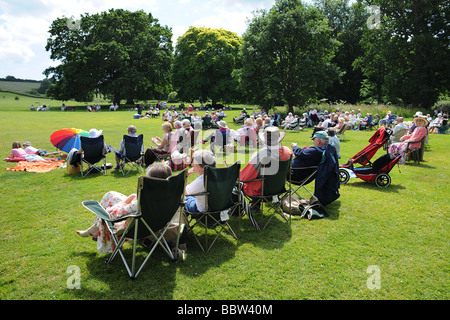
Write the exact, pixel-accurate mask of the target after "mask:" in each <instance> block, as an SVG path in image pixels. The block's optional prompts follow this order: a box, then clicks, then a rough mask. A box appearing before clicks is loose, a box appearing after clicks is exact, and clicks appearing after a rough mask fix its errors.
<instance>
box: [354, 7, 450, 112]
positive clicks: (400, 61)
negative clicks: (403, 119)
mask: <svg viewBox="0 0 450 320" xmlns="http://www.w3.org/2000/svg"><path fill="white" fill-rule="evenodd" d="M367 2H368V3H369V1H367ZM370 4H371V5H376V6H378V7H379V8H380V11H381V15H380V23H379V25H377V27H376V28H366V30H365V33H364V35H363V38H362V40H361V43H362V46H363V51H364V54H363V55H362V56H361V58H360V59H358V60H357V61H356V62H355V65H356V66H358V67H360V68H361V70H362V71H363V73H364V76H365V78H366V80H365V81H364V83H363V86H362V91H363V93H364V95H366V96H368V97H372V98H374V99H377V100H378V101H380V102H388V101H390V102H393V103H403V104H406V105H412V106H416V107H422V108H430V107H431V106H432V105H433V104H434V102H436V100H437V99H438V95H439V93H444V92H445V91H446V90H448V88H449V85H450V81H449V80H450V75H449V74H450V54H449V53H450V51H449V48H450V35H449V32H450V30H449V28H448V26H449V20H448V19H449V14H450V5H449V4H450V3H449V1H439V0H397V1H386V0H377V1H370Z"/></svg>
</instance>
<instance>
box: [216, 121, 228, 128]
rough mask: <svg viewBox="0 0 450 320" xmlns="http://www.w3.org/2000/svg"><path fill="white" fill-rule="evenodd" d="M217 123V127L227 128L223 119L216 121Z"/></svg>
mask: <svg viewBox="0 0 450 320" xmlns="http://www.w3.org/2000/svg"><path fill="white" fill-rule="evenodd" d="M217 124H218V125H219V127H221V128H224V129H227V128H228V127H227V123H226V122H225V121H223V120H221V121H219V122H217Z"/></svg>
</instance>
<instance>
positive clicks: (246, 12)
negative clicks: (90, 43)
mask: <svg viewBox="0 0 450 320" xmlns="http://www.w3.org/2000/svg"><path fill="white" fill-rule="evenodd" d="M274 3H275V0H209V1H208V0H207V1H201V0H127V1H123V0H63V1H61V0H0V43H1V44H2V45H1V46H0V78H4V77H5V76H7V75H12V76H15V77H17V78H24V79H36V80H39V79H42V78H44V76H43V75H42V72H43V70H44V69H46V68H48V67H49V66H51V65H55V62H53V61H51V60H50V59H49V56H50V54H49V52H47V51H45V45H46V42H47V38H48V36H49V33H48V30H49V29H50V25H51V23H52V21H53V20H55V19H56V18H59V17H63V16H65V17H72V16H73V17H74V18H75V19H77V18H79V17H80V15H82V14H85V13H88V14H94V13H98V12H102V11H108V10H109V9H111V8H122V9H126V10H130V11H136V10H143V11H145V12H148V13H152V15H153V17H155V18H157V19H158V20H159V22H160V24H161V25H166V26H168V27H170V28H172V32H173V41H174V43H176V40H177V38H178V37H179V36H181V35H183V34H184V33H185V32H186V30H187V29H188V28H189V27H190V26H197V27H209V28H224V29H226V30H230V31H233V32H236V33H237V34H238V35H242V33H243V32H244V31H245V30H246V19H247V18H251V17H252V11H254V10H256V9H262V8H265V9H268V8H270V7H271V6H273V4H274Z"/></svg>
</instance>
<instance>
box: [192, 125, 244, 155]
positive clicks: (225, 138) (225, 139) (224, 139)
mask: <svg viewBox="0 0 450 320" xmlns="http://www.w3.org/2000/svg"><path fill="white" fill-rule="evenodd" d="M217 124H218V126H219V129H217V130H216V131H215V132H214V133H212V134H211V135H209V136H208V137H206V138H204V139H203V140H201V143H202V144H204V143H206V142H207V141H211V143H210V148H211V151H212V152H214V147H215V146H216V145H217V146H219V148H220V150H221V151H223V152H225V151H226V148H225V147H226V145H227V144H228V143H229V142H230V138H231V136H230V129H229V128H228V126H227V123H226V122H225V121H223V120H222V121H219V122H218V123H217ZM250 128H251V126H250Z"/></svg>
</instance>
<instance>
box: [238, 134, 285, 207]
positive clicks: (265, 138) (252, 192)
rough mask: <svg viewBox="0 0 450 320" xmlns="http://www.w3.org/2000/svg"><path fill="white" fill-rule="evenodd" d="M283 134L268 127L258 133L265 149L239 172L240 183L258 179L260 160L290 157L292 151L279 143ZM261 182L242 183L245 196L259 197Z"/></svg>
mask: <svg viewBox="0 0 450 320" xmlns="http://www.w3.org/2000/svg"><path fill="white" fill-rule="evenodd" d="M285 134H286V133H285V132H283V131H282V132H280V130H279V129H278V127H275V126H270V127H267V128H266V129H265V130H264V131H262V130H261V131H260V132H259V138H260V141H261V142H262V143H264V144H265V147H264V148H262V149H261V150H258V151H257V152H255V153H254V154H253V155H252V156H251V158H250V160H249V161H248V163H247V165H246V166H245V167H244V168H243V169H242V170H241V173H240V176H241V181H248V180H253V179H256V178H258V176H259V175H260V170H261V160H262V159H263V158H265V157H268V156H271V157H274V158H277V159H279V160H280V161H284V160H288V159H289V158H290V156H291V155H292V151H291V150H290V149H289V148H288V147H283V146H282V145H281V141H282V140H283V138H284V136H285ZM261 187H262V182H261V181H252V182H244V183H243V190H244V192H245V194H247V195H249V196H250V197H251V196H259V195H261ZM252 210H255V211H258V210H259V208H254V207H252Z"/></svg>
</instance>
